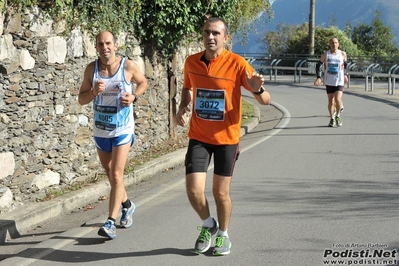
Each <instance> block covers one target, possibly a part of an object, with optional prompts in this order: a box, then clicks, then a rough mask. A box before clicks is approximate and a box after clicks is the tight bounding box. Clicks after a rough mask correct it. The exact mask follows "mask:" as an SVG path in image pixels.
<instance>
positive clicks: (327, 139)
mask: <svg viewBox="0 0 399 266" xmlns="http://www.w3.org/2000/svg"><path fill="white" fill-rule="evenodd" d="M267 88H268V89H269V90H270V92H271V94H272V97H273V104H274V106H275V107H277V108H278V109H279V110H280V111H281V112H283V114H284V117H283V118H282V119H281V120H280V119H279V117H278V115H276V112H275V111H276V110H275V109H274V108H271V107H270V106H260V107H259V108H260V113H261V120H260V122H259V124H258V126H257V127H256V128H254V129H253V130H252V131H251V132H249V133H247V134H246V135H245V136H244V137H243V138H242V140H241V149H242V152H241V155H240V158H239V161H238V162H237V165H236V169H235V173H234V177H233V181H232V189H231V194H232V199H233V214H232V219H231V224H230V228H229V234H230V237H231V241H232V244H233V247H232V252H231V254H230V255H228V256H225V257H213V256H211V255H210V254H205V255H194V254H193V253H191V251H192V247H193V245H194V242H195V239H196V237H197V236H198V233H199V231H197V230H196V227H197V226H198V225H201V221H200V220H199V218H198V217H197V216H196V214H195V213H194V211H193V210H192V209H191V207H190V205H189V203H188V200H187V196H186V194H185V189H184V168H183V167H182V165H181V164H180V165H177V166H176V167H175V168H174V169H170V171H167V172H164V173H160V174H159V175H158V176H157V178H155V179H154V181H148V182H149V183H146V184H139V185H136V186H132V187H129V192H128V193H129V195H138V194H139V196H137V197H135V199H134V200H135V202H136V204H137V205H138V209H137V212H136V214H135V220H134V221H135V225H134V226H133V227H132V228H130V229H118V230H117V238H116V239H115V240H112V241H108V240H105V239H104V238H101V237H98V236H97V230H98V226H100V225H101V224H102V223H103V222H104V219H105V218H106V203H98V205H96V208H95V209H93V210H87V211H77V212H76V213H75V214H76V216H79V217H80V218H76V221H75V220H73V221H71V222H70V223H69V224H71V225H73V226H69V227H70V229H69V230H66V229H65V228H63V227H61V226H59V227H58V229H57V223H55V224H51V223H49V224H45V225H43V226H42V228H38V229H37V231H36V232H38V233H37V234H35V232H32V233H31V234H27V235H24V236H22V237H21V238H19V239H18V240H19V242H17V241H15V242H13V241H11V242H8V243H7V244H8V245H5V247H7V248H9V247H12V246H14V247H15V249H18V248H19V249H20V248H21V247H23V250H22V251H21V252H19V253H18V254H12V255H11V257H10V258H8V259H6V260H4V261H2V262H0V265H65V264H73V265H293V266H297V265H309V266H312V265H331V264H332V263H333V262H332V261H333V260H340V261H342V264H341V265H350V263H351V264H352V265H356V264H357V265H359V264H360V265H361V263H363V264H364V265H399V263H398V262H397V261H396V257H397V254H396V249H397V248H399V238H398V237H397V235H396V231H397V230H396V229H397V227H398V226H397V217H398V216H399V210H398V208H397V205H398V201H399V199H398V192H397V191H398V188H399V180H398V172H399V161H398V158H399V151H398V143H399V133H398V132H399V123H398V108H399V99H398V97H397V96H391V95H385V94H384V92H383V91H381V90H376V91H375V92H370V93H369V92H364V90H363V89H362V88H361V87H359V88H352V89H348V90H346V91H345V94H344V104H345V111H344V113H343V114H342V121H343V126H342V127H339V128H329V127H327V124H328V122H329V117H328V115H327V106H326V105H327V97H326V95H325V91H324V90H323V89H322V88H321V87H319V88H316V87H314V86H311V83H306V82H304V83H301V84H286V83H279V82H275V83H271V82H269V83H268V84H267ZM212 170H213V169H212V167H211V169H210V171H209V173H210V174H211V172H212ZM146 182H147V181H146ZM144 183H145V182H144ZM140 185H141V187H140ZM207 194H208V196H209V198H208V200H209V203H210V206H211V207H212V214H213V215H215V209H214V206H215V204H214V201H213V199H212V195H211V178H209V179H208V187H207ZM96 212H98V213H96ZM89 213H90V214H89ZM93 214H96V217H93ZM97 214H98V215H97ZM85 215H87V219H86V220H85V221H86V222H85V223H84V224H83V225H82V226H80V225H81V223H80V221H81V220H80V219H81V218H82V216H83V217H84V216H85ZM64 219H65V222H66V223H67V224H68V222H67V221H66V220H67V219H66V218H64ZM73 223H75V224H73ZM79 223H80V224H79ZM59 224H61V222H59ZM67 227H68V226H67ZM43 228H44V229H43ZM37 235H41V236H42V237H44V238H46V239H47V240H44V241H40V240H37V242H36V243H32V242H30V241H29V238H35V237H37ZM49 236H51V238H49ZM0 248H1V251H0V253H3V246H1V247H0ZM4 253H6V252H4ZM373 260H374V261H373ZM328 263H330V264H328Z"/></svg>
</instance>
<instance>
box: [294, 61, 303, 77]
mask: <svg viewBox="0 0 399 266" xmlns="http://www.w3.org/2000/svg"><path fill="white" fill-rule="evenodd" d="M301 62H302V60H298V61H296V62H295V65H294V67H295V70H294V83H296V78H297V69H298V65H299V64H300V63H301Z"/></svg>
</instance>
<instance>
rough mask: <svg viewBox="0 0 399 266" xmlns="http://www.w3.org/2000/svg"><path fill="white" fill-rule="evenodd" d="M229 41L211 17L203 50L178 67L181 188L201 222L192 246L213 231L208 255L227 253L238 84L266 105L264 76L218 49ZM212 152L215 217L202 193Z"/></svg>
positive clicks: (202, 245)
mask: <svg viewBox="0 0 399 266" xmlns="http://www.w3.org/2000/svg"><path fill="white" fill-rule="evenodd" d="M228 40H229V35H228V26H227V24H226V23H225V22H224V20H222V19H220V18H217V17H211V18H209V19H208V20H207V21H206V22H205V25H204V28H203V43H204V46H205V51H202V52H200V53H197V54H194V55H191V56H189V57H188V58H187V60H186V62H185V66H184V84H183V90H182V94H181V102H180V106H179V110H178V112H177V114H176V121H177V124H178V125H180V126H185V125H186V119H185V117H184V115H185V114H186V113H187V112H189V109H188V105H189V104H190V103H191V102H192V107H193V110H192V116H191V120H190V129H189V133H188V136H189V139H190V140H189V145H188V148H187V154H186V160H185V167H186V190H187V195H188V199H189V201H190V204H191V206H192V207H193V208H194V210H195V211H196V212H197V214H198V215H199V217H200V218H201V219H202V221H203V226H202V227H201V232H200V235H199V237H198V239H197V241H196V242H195V247H194V251H195V252H196V253H198V254H201V253H204V252H206V251H207V250H208V249H209V248H210V246H211V238H212V235H214V234H216V233H217V236H216V244H215V247H214V249H213V255H227V254H229V253H230V249H231V241H230V238H229V236H228V233H227V229H228V226H229V222H230V215H231V210H232V203H231V198H230V182H231V177H232V174H233V170H234V165H235V162H236V160H237V159H238V155H239V139H240V128H241V113H242V106H241V87H244V88H245V89H246V90H248V91H250V92H252V94H253V95H254V96H255V98H256V99H257V101H258V102H259V103H260V104H270V102H271V96H270V94H269V92H268V91H267V90H266V89H265V88H264V87H263V83H264V79H263V76H262V75H259V74H258V73H256V72H255V71H254V69H253V68H252V67H251V65H250V64H249V63H248V62H247V61H246V60H245V59H244V58H242V57H241V56H239V55H237V54H234V53H232V52H230V51H227V50H225V49H224V46H225V44H226V42H227V41H228ZM212 154H213V156H214V165H215V167H214V175H213V195H214V198H215V202H216V209H217V217H218V222H217V221H216V220H215V219H214V218H213V217H212V216H211V215H210V211H209V205H208V201H207V199H206V196H205V183H206V172H207V169H208V166H209V163H210V160H211V156H212Z"/></svg>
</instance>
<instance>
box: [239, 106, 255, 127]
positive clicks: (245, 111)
mask: <svg viewBox="0 0 399 266" xmlns="http://www.w3.org/2000/svg"><path fill="white" fill-rule="evenodd" d="M254 113H255V112H254V106H253V105H252V104H250V103H249V102H247V101H242V115H241V125H244V124H245V123H247V122H248V121H249V120H251V118H252V117H253V116H254Z"/></svg>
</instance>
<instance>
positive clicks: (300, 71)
mask: <svg viewBox="0 0 399 266" xmlns="http://www.w3.org/2000/svg"><path fill="white" fill-rule="evenodd" d="M306 61H307V59H304V60H302V61H301V62H300V63H299V66H298V67H302V65H303V63H305V62H306ZM301 76H302V70H299V83H301Z"/></svg>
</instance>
